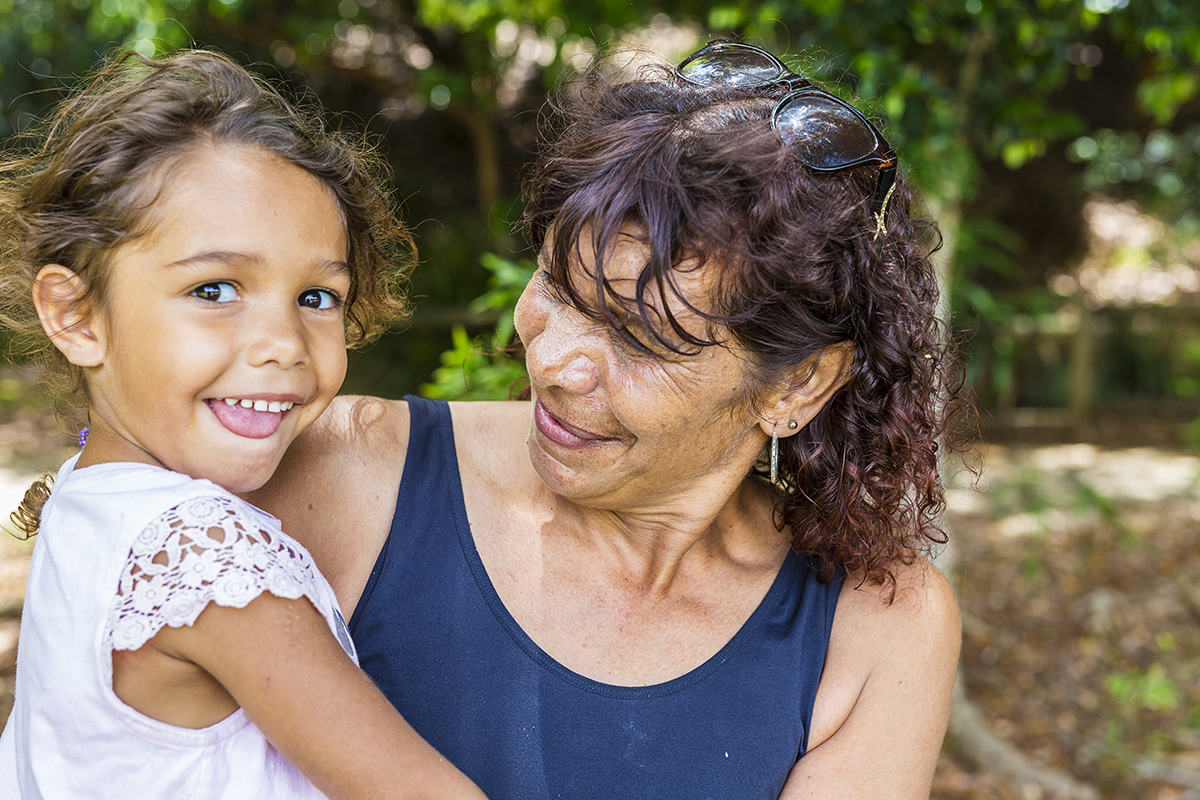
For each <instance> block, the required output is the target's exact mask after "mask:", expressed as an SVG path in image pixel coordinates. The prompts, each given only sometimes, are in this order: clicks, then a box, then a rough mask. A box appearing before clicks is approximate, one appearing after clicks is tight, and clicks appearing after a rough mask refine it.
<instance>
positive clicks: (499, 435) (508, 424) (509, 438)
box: [450, 401, 529, 470]
mask: <svg viewBox="0 0 1200 800" xmlns="http://www.w3.org/2000/svg"><path fill="white" fill-rule="evenodd" d="M450 415H451V418H452V419H453V420H454V445H455V447H456V448H457V450H458V458H459V467H460V468H464V467H473V468H477V469H480V470H490V469H500V470H504V469H509V468H515V467H518V466H520V465H528V463H529V453H528V450H527V449H526V447H525V439H526V438H527V437H528V435H529V403H528V402H522V401H515V402H477V401H472V402H468V403H451V404H450Z"/></svg>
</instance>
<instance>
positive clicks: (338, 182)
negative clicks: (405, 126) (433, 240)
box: [0, 50, 414, 532]
mask: <svg viewBox="0 0 1200 800" xmlns="http://www.w3.org/2000/svg"><path fill="white" fill-rule="evenodd" d="M26 139H27V140H29V141H31V142H32V146H30V147H29V149H28V151H27V152H26V153H25V154H24V155H20V156H18V157H9V158H7V159H5V160H4V161H3V162H0V321H2V322H4V323H5V325H6V326H7V327H8V329H9V331H10V333H11V336H12V340H11V341H12V344H13V349H14V350H15V351H16V352H17V353H19V354H21V355H27V356H31V357H32V358H33V359H34V360H35V361H36V362H37V363H38V366H39V371H40V374H41V377H42V379H43V381H44V382H45V383H46V385H47V387H48V388H49V389H50V391H51V394H52V395H53V396H54V397H55V399H56V401H57V402H58V403H59V407H60V410H71V409H76V410H77V409H79V408H81V407H84V406H86V402H87V393H86V387H85V386H84V384H83V378H82V372H81V370H80V369H79V368H77V367H74V366H73V365H71V364H70V363H69V362H67V360H66V358H65V357H64V356H63V355H62V354H61V353H60V352H59V351H58V350H57V349H56V348H55V347H54V346H53V344H52V343H51V342H50V340H49V338H48V337H47V336H46V335H45V333H44V332H43V331H42V328H41V324H40V322H39V321H38V318H37V313H36V310H35V309H34V306H33V301H32V296H31V287H32V285H33V281H34V278H35V276H36V275H37V274H38V272H39V271H40V270H41V268H42V267H44V266H45V265H47V264H60V265H62V266H65V267H68V268H69V269H71V270H73V271H74V272H75V273H76V274H77V275H79V276H80V277H81V278H82V279H83V286H84V289H83V294H82V296H81V297H80V298H78V302H79V303H80V304H81V308H82V309H84V311H85V312H86V311H89V310H92V309H96V308H99V307H101V305H102V304H103V303H104V296H105V294H104V290H105V284H106V278H107V273H108V268H109V265H110V262H111V257H112V254H113V253H114V251H115V250H116V249H117V248H119V247H121V246H122V245H125V244H127V243H129V242H132V241H135V240H137V239H138V238H139V237H141V236H145V235H147V234H148V233H149V232H150V231H151V229H152V227H153V221H154V220H153V213H152V212H153V208H154V205H155V200H156V198H157V197H158V196H159V195H160V194H161V193H162V192H163V191H164V189H165V188H166V186H167V185H168V184H169V182H170V173H171V167H172V166H173V165H175V164H177V163H178V162H179V160H180V159H182V158H183V157H185V156H186V155H187V154H188V153H189V152H191V151H193V150H194V149H196V148H199V147H210V146H213V145H233V146H245V147H257V148H261V149H262V150H264V151H266V152H268V153H271V154H273V155H275V156H277V157H279V158H281V159H283V160H285V161H287V162H289V163H291V164H294V165H296V166H298V167H300V168H301V169H304V170H306V171H307V172H309V173H311V174H312V175H313V176H315V177H316V178H317V179H318V180H320V181H321V182H322V183H324V184H325V185H326V186H328V187H329V188H330V190H331V191H332V192H333V194H334V196H335V198H336V200H337V204H338V207H339V210H340V211H341V214H342V219H343V221H344V223H345V225H346V233H347V240H348V244H349V247H348V251H349V252H348V253H347V264H348V265H349V268H350V287H351V288H350V292H349V295H348V297H347V298H346V303H345V306H344V313H345V319H346V337H347V343H348V344H350V345H356V344H360V343H362V342H365V341H368V340H369V339H371V338H373V337H374V336H376V335H378V333H380V332H381V331H382V330H383V328H384V327H385V326H386V324H387V323H388V322H390V321H391V320H392V319H395V318H397V317H400V316H402V315H403V314H404V313H406V312H407V305H406V300H405V297H404V295H403V292H402V289H403V286H404V281H405V279H406V277H407V272H408V269H409V266H410V265H411V262H412V257H413V252H414V251H413V243H412V238H411V236H410V235H409V233H408V231H407V229H406V228H405V227H404V226H403V225H402V224H401V223H400V222H399V221H398V220H397V219H396V217H395V215H394V213H393V211H392V208H391V204H390V203H389V201H388V198H387V194H386V188H385V187H386V186H387V170H386V168H385V167H384V165H383V162H382V161H381V160H380V159H379V158H378V156H377V155H375V153H374V151H373V150H372V149H371V148H370V147H369V145H368V144H367V143H366V142H365V141H362V140H361V139H359V138H358V137H351V136H350V135H348V134H346V133H344V132H341V131H337V130H333V129H331V128H330V127H329V126H327V125H326V123H325V121H324V119H323V118H322V114H321V111H320V109H319V108H316V107H314V106H312V105H311V104H307V103H300V102H295V101H292V100H289V99H287V98H285V97H284V95H283V94H282V93H281V92H279V91H278V90H277V89H275V88H274V87H273V86H271V85H270V84H269V83H268V82H267V81H265V80H263V79H262V78H260V77H257V76H255V75H253V74H252V73H250V72H249V71H247V70H246V69H245V68H243V67H241V66H239V65H238V64H236V63H234V62H233V61H231V60H230V59H228V58H226V57H224V56H222V55H220V54H217V53H214V52H209V51H203V50H188V51H181V52H178V53H175V54H173V55H170V56H167V57H165V58H162V59H158V60H153V59H147V58H143V57H141V56H139V55H137V54H136V53H132V52H125V53H121V54H118V55H116V56H115V57H113V58H111V59H109V60H108V61H107V62H105V63H104V64H102V65H101V66H100V68H99V69H98V70H97V72H96V74H95V75H94V76H93V77H92V78H90V79H89V80H87V81H85V82H83V83H81V84H80V87H79V89H78V90H77V91H76V92H74V93H73V94H72V95H71V96H70V97H68V98H67V99H66V100H65V101H63V102H62V103H61V104H60V105H59V107H58V108H57V109H56V111H55V112H54V113H53V114H52V115H51V116H50V118H49V119H47V120H46V121H45V122H44V123H43V124H42V125H41V126H40V127H37V128H35V129H34V130H33V131H32V132H31V133H30V134H28V135H27V136H26ZM35 488H36V487H35ZM43 488H44V487H43ZM42 494H44V492H43V493H42ZM35 499H36V498H35ZM29 511H30V510H29V509H26V508H24V506H23V508H22V511H19V512H18V514H22V512H24V516H23V517H22V520H21V521H19V522H18V524H19V525H20V526H21V527H22V528H23V529H25V530H26V531H28V532H32V531H30V530H29V528H30V526H31V525H33V526H36V518H37V515H36V514H33V515H32V516H31V517H30V516H29ZM27 517H28V519H27ZM30 519H31V520H32V522H31V521H29V520H30Z"/></svg>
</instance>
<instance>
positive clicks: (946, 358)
mask: <svg viewBox="0 0 1200 800" xmlns="http://www.w3.org/2000/svg"><path fill="white" fill-rule="evenodd" d="M781 94H782V90H779V89H773V90H772V89H759V90H746V89H736V88H734V89H723V88H702V87H697V86H693V85H691V84H689V83H687V82H685V81H683V80H681V79H679V78H678V77H676V75H675V74H674V71H673V70H671V69H670V68H668V67H650V68H643V69H641V70H640V71H639V72H638V73H637V75H636V76H635V77H632V78H622V77H620V76H619V75H614V74H612V73H608V72H605V71H604V70H602V69H600V68H597V67H593V68H592V69H591V70H589V71H588V72H587V73H585V74H584V75H583V76H582V77H581V78H580V79H578V80H577V81H575V82H572V83H569V84H566V85H564V86H563V87H562V88H561V89H560V90H559V92H558V94H557V95H556V97H555V98H554V99H553V102H552V105H551V111H550V112H549V115H548V117H547V119H546V122H547V123H548V124H549V130H548V132H547V135H545V137H544V141H545V144H544V146H543V149H542V151H541V152H540V153H539V155H538V157H537V160H536V164H535V167H534V169H533V171H532V173H531V175H530V177H529V178H528V180H527V183H526V186H525V193H526V199H527V203H528V205H527V211H526V216H525V223H526V225H527V228H528V232H529V235H530V239H531V241H532V243H533V244H534V246H535V247H538V248H542V257H543V262H544V264H545V267H546V269H547V270H548V271H549V273H550V278H551V281H552V282H553V284H554V285H556V286H558V287H562V289H561V290H562V291H563V293H564V294H565V295H566V297H567V299H568V300H569V301H570V302H571V303H572V304H574V305H575V306H576V307H577V308H579V309H580V310H581V311H583V312H584V313H588V314H590V315H592V316H593V317H595V318H597V319H602V320H604V321H606V322H607V324H609V325H610V326H612V327H613V328H614V329H615V330H617V331H618V332H620V333H621V335H623V336H624V337H625V338H626V339H627V340H628V341H629V343H630V344H631V345H633V346H635V347H642V348H643V349H649V347H648V346H647V345H646V344H645V343H643V342H639V341H638V340H636V339H634V338H633V337H632V336H630V335H629V334H628V333H626V332H625V329H624V327H623V326H622V325H620V324H618V322H617V320H616V319H615V318H614V316H613V313H612V311H611V307H612V306H613V304H614V303H613V302H605V301H604V295H605V294H607V295H608V297H609V299H610V300H612V301H615V303H616V304H620V305H623V306H625V307H626V308H627V309H628V310H629V311H630V312H631V313H636V314H638V315H639V316H640V317H641V318H642V320H643V321H644V322H645V330H649V331H652V332H658V333H659V335H658V336H656V338H657V340H658V341H657V342H654V343H653V344H654V346H655V347H656V348H658V347H663V348H668V349H671V350H675V351H676V352H681V351H682V350H681V348H686V349H691V350H692V351H694V350H695V349H696V348H700V347H707V346H714V345H719V346H728V347H730V348H731V349H733V350H734V351H735V352H738V353H739V354H741V355H742V357H743V358H744V360H745V362H746V365H747V366H746V372H747V375H748V376H749V379H750V380H749V385H748V386H747V387H746V393H745V400H746V401H747V402H748V404H749V406H750V408H752V409H755V410H761V406H762V403H763V400H764V398H765V397H766V396H767V395H768V393H770V392H777V391H780V390H786V389H788V388H792V387H794V386H796V385H797V384H796V382H795V376H796V375H797V374H798V373H799V374H800V377H801V379H803V378H805V377H806V373H805V368H806V366H808V365H811V364H814V363H815V358H814V357H815V356H819V355H820V354H821V353H822V352H823V351H824V350H825V348H828V347H831V346H834V345H838V344H839V343H843V342H851V343H852V344H853V349H854V358H853V364H852V366H851V367H850V376H849V379H848V381H847V382H846V384H845V385H844V386H843V387H842V388H841V389H840V390H839V391H838V392H837V393H836V394H835V395H834V396H833V398H832V399H831V400H830V401H829V402H828V403H827V404H826V405H825V407H824V408H823V409H822V410H821V411H820V413H818V414H817V416H816V417H815V418H814V419H813V420H812V421H811V422H809V424H808V425H807V426H806V427H805V428H804V429H802V430H801V431H799V433H797V434H796V435H794V436H791V437H788V438H785V439H780V440H779V467H780V473H781V475H782V476H783V477H782V479H781V480H780V488H781V490H782V497H781V499H780V501H779V504H778V506H777V508H776V519H777V524H779V525H780V527H781V529H782V528H785V527H786V528H787V529H788V530H790V532H791V535H792V540H793V546H794V548H795V549H796V550H797V551H799V552H801V553H810V554H814V555H816V556H819V557H820V558H821V560H822V564H823V568H822V578H823V579H829V578H831V577H832V576H833V574H834V570H835V567H841V568H842V569H845V570H847V571H848V572H850V573H853V574H857V575H860V576H863V577H864V578H865V579H866V580H867V581H869V582H872V583H879V584H891V587H892V588H893V589H894V587H895V580H896V579H895V574H894V572H893V570H892V567H893V566H894V565H896V564H899V563H911V562H912V561H913V559H915V558H916V556H917V554H919V553H922V552H927V551H928V550H929V549H930V548H931V547H932V546H933V545H934V544H940V543H944V542H945V535H944V533H943V532H942V530H941V528H940V524H939V521H940V518H941V512H942V511H943V510H944V505H945V497H944V491H943V487H942V485H941V482H940V480H939V474H938V455H937V453H938V446H939V438H940V437H941V436H942V434H943V432H944V427H945V426H944V423H943V420H944V419H945V416H946V409H947V404H948V403H949V402H950V400H951V397H952V396H956V395H957V394H958V389H959V387H960V386H961V381H960V380H959V379H958V377H957V374H958V371H957V367H956V366H955V364H956V362H955V361H954V359H953V358H952V357H951V354H950V347H949V343H948V341H947V338H946V336H945V332H944V330H943V325H942V324H941V323H940V322H939V320H938V316H937V303H938V287H937V280H936V276H935V273H934V269H933V265H932V263H931V259H930V256H931V254H932V252H933V251H934V250H936V248H937V247H938V246H939V244H940V237H939V235H938V234H937V230H936V227H935V226H934V225H933V223H931V222H928V221H925V220H920V219H915V218H913V217H911V216H910V209H911V202H912V196H911V192H910V189H909V187H908V184H907V182H906V181H905V179H904V178H903V176H898V178H897V186H896V188H895V190H894V192H893V194H892V198H891V202H890V204H889V207H888V208H887V210H886V213H887V225H886V231H885V232H884V233H883V234H882V235H877V233H876V223H875V220H874V219H873V217H872V208H871V205H872V198H873V195H874V190H875V186H876V179H877V176H878V172H877V171H876V170H875V169H872V168H869V167H862V168H857V169H852V170H845V171H840V172H832V173H829V172H816V171H814V170H811V169H809V168H807V167H805V166H804V165H803V164H801V163H800V161H799V160H798V159H797V158H796V156H795V155H793V154H792V153H791V152H790V151H789V149H788V148H787V146H785V145H784V144H783V142H782V141H781V140H780V137H779V136H778V135H777V134H776V133H775V131H774V130H772V128H771V127H770V124H769V121H770V117H771V113H772V110H773V108H774V106H775V104H776V102H777V101H778V99H779V97H780V96H781ZM631 230H632V231H636V234H635V235H636V236H637V237H638V238H639V239H641V241H642V243H643V244H644V245H645V246H646V248H647V250H648V254H647V257H646V262H645V266H644V267H643V269H642V271H641V274H640V276H639V279H638V281H637V288H636V291H634V293H633V295H632V296H623V295H621V294H619V293H618V292H617V291H615V290H614V288H613V287H612V286H611V285H610V284H609V283H608V281H607V279H606V278H605V275H604V264H605V254H606V253H608V252H610V248H611V247H612V246H613V245H614V244H615V243H616V242H617V240H618V237H619V236H622V235H629V232H630V231H631ZM585 244H586V246H588V248H589V252H588V256H587V258H586V260H585V263H587V262H592V261H594V265H595V266H594V270H593V271H592V277H593V278H594V281H595V285H594V287H592V288H594V290H595V293H594V294H592V289H591V288H589V289H587V290H586V291H587V293H588V294H589V295H590V296H589V297H584V296H583V295H582V294H581V292H582V291H583V290H582V289H581V288H580V287H579V286H576V285H574V284H573V283H572V281H571V280H569V279H568V278H567V273H568V270H569V268H570V263H571V262H572V260H573V259H574V258H575V257H576V256H577V250H578V248H580V247H582V246H584V245H585ZM685 264H686V265H688V266H684V265H685ZM692 264H695V265H696V266H695V267H694V268H696V269H709V270H715V271H716V281H715V286H716V288H715V289H714V291H713V296H712V297H710V298H708V307H707V308H704V309H700V308H695V307H694V306H691V305H689V306H688V307H689V309H690V310H692V311H694V312H696V313H698V314H700V316H701V317H703V318H704V319H707V320H708V322H709V333H708V335H707V336H703V335H697V334H696V333H694V332H689V331H688V330H687V329H686V328H685V327H684V326H683V325H681V324H680V322H679V320H677V319H676V318H675V317H674V316H673V315H672V314H671V313H670V309H669V307H666V309H665V311H662V312H660V311H657V310H655V308H654V307H653V306H652V305H651V304H648V303H647V302H646V300H645V297H646V292H647V290H648V289H652V290H654V291H657V292H660V293H665V292H666V291H671V292H672V293H673V294H675V295H676V296H677V297H678V298H679V299H680V300H681V301H682V302H684V303H685V304H687V301H686V299H685V298H684V297H683V296H682V295H681V293H680V292H679V290H678V288H677V287H676V274H677V272H676V271H677V270H679V269H691V268H693V267H692V266H690V265H692ZM660 314H661V316H660ZM664 317H665V318H664ZM664 328H669V329H670V330H669V331H666V330H664ZM721 331H725V332H727V333H721ZM666 333H670V334H671V335H669V336H668V335H663V334H666ZM680 342H682V343H683V344H680Z"/></svg>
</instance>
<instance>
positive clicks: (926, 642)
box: [813, 558, 961, 741]
mask: <svg viewBox="0 0 1200 800" xmlns="http://www.w3.org/2000/svg"><path fill="white" fill-rule="evenodd" d="M892 571H893V574H894V575H895V576H896V585H895V587H894V594H893V587H891V586H890V585H888V584H882V585H881V584H870V583H866V582H863V581H862V580H861V578H857V577H856V576H854V575H848V576H847V577H846V579H845V582H844V583H843V585H842V589H841V593H840V594H839V596H838V605H837V613H836V614H835V616H834V622H833V631H832V633H831V635H830V640H829V651H828V653H827V655H826V668H825V674H824V676H823V677H822V680H821V688H820V691H819V692H818V698H817V699H818V703H817V706H818V708H817V709H816V710H814V718H813V728H814V730H813V733H814V735H815V738H816V740H817V741H821V740H823V739H824V738H826V737H828V736H830V735H832V733H833V732H834V731H836V730H838V729H839V728H840V727H841V725H842V723H843V722H844V721H845V720H846V719H847V718H848V717H849V716H850V715H851V713H852V712H853V711H854V710H855V707H856V705H857V704H858V701H860V700H861V699H862V693H863V690H864V687H865V686H866V685H867V684H868V683H872V682H873V683H874V684H875V686H879V685H881V684H892V683H893V682H894V685H896V686H899V685H901V684H903V683H905V682H906V680H905V679H906V678H907V679H909V680H910V681H911V680H912V679H917V680H920V679H921V678H920V677H919V676H922V675H924V679H926V680H933V681H934V682H938V683H942V684H945V685H946V687H947V688H948V686H949V683H948V682H952V681H953V676H954V671H955V667H956V665H957V663H958V650H959V645H960V642H961V623H960V620H959V616H958V601H957V600H956V599H955V596H954V589H953V588H952V587H951V585H950V582H949V581H948V580H947V579H946V576H945V575H944V574H943V573H942V571H941V570H940V569H938V568H937V567H936V566H935V565H934V564H933V563H932V562H930V561H929V560H928V559H925V558H918V559H917V560H916V561H914V562H913V563H912V564H897V565H895V566H893V568H892ZM909 685H911V683H910V684H909ZM817 712H820V713H819V714H818V713H817Z"/></svg>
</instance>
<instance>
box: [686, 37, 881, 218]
mask: <svg viewBox="0 0 1200 800" xmlns="http://www.w3.org/2000/svg"><path fill="white" fill-rule="evenodd" d="M675 72H676V73H677V74H678V75H679V77H681V78H683V79H684V80H685V81H687V82H688V83H692V84H695V85H697V86H726V87H733V88H745V89H754V88H759V87H762V86H772V85H779V86H783V87H785V88H786V89H787V90H788V91H787V94H785V95H784V96H783V97H782V98H781V99H780V100H779V102H778V103H777V104H776V105H775V110H774V111H773V112H771V128H772V129H773V130H774V131H775V132H776V133H778V134H779V138H781V139H782V140H783V142H784V143H785V144H786V145H787V146H788V147H789V148H791V150H792V152H793V153H794V154H795V155H796V157H797V158H799V159H800V161H801V163H803V164H804V165H805V166H807V167H810V168H811V169H815V170H817V171H818V172H836V171H838V170H843V169H853V168H854V167H861V166H863V165H866V164H874V165H875V166H876V167H877V168H878V169H879V180H878V182H877V184H876V186H875V197H874V201H873V204H872V207H871V213H872V214H873V215H874V216H875V223H876V236H878V235H880V234H882V233H883V231H884V222H885V218H886V215H887V203H888V200H890V199H891V196H892V190H893V189H895V188H896V151H895V150H893V149H892V146H891V145H890V144H888V143H887V140H886V139H884V138H883V134H882V133H880V132H879V129H878V128H876V127H875V126H874V125H873V124H871V121H870V120H869V119H867V118H866V117H865V116H863V115H862V114H861V113H860V112H859V111H858V109H856V108H854V107H853V106H851V105H850V104H849V103H846V102H845V101H843V100H841V99H839V98H837V97H835V96H833V95H831V94H830V93H829V92H826V91H825V90H824V89H820V88H818V87H817V86H815V85H814V84H813V83H812V81H810V80H808V79H807V78H804V77H802V76H800V75H797V74H796V73H794V72H792V71H791V70H790V69H788V68H787V67H786V66H785V65H784V63H783V62H782V61H780V60H779V59H778V58H776V57H775V56H773V55H771V54H770V53H768V52H767V51H766V50H763V49H762V48H761V47H755V46H754V45H749V44H742V43H740V42H724V41H715V42H710V43H709V44H708V45H706V46H705V47H702V48H701V49H699V50H697V51H696V52H695V53H692V54H691V55H690V56H688V57H687V58H685V59H684V60H683V61H682V62H680V64H679V66H678V67H676V68H675Z"/></svg>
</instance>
